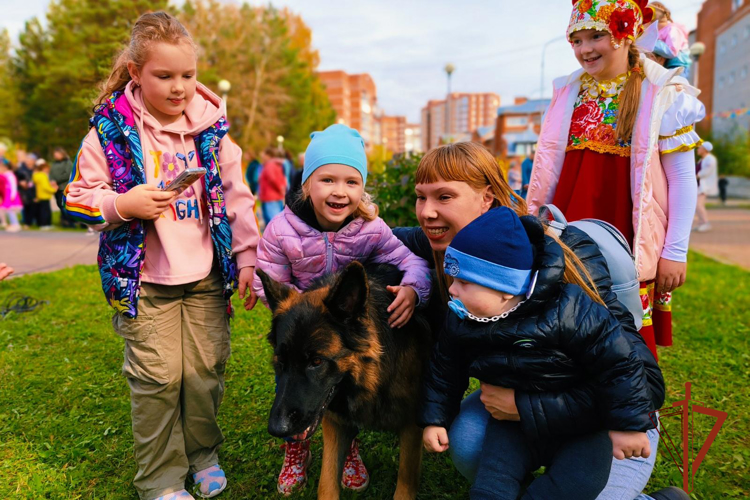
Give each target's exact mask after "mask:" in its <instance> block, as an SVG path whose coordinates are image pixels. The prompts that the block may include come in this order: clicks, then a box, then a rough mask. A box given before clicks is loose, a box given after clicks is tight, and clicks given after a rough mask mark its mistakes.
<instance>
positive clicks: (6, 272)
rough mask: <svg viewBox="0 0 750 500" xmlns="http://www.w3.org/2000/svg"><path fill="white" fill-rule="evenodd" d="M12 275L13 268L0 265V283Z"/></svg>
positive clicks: (4, 264) (3, 264)
mask: <svg viewBox="0 0 750 500" xmlns="http://www.w3.org/2000/svg"><path fill="white" fill-rule="evenodd" d="M11 274H13V268H12V267H10V266H9V265H7V264H6V263H5V262H3V263H0V281H3V280H4V279H5V278H7V277H8V276H10V275H11Z"/></svg>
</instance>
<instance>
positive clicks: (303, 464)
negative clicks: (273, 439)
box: [276, 439, 312, 497]
mask: <svg viewBox="0 0 750 500" xmlns="http://www.w3.org/2000/svg"><path fill="white" fill-rule="evenodd" d="M281 447H282V448H284V449H285V451H286V452H285V453H284V465H282V466H281V473H280V474H279V483H278V485H277V486H276V489H277V490H278V491H279V493H281V494H282V495H284V496H285V497H288V496H289V495H291V494H292V493H294V492H295V491H298V490H301V489H302V488H304V486H305V484H306V483H307V468H308V467H309V466H310V461H311V460H312V455H311V454H310V440H309V439H305V440H304V441H290V442H288V443H284V444H283V445H282V446H281Z"/></svg>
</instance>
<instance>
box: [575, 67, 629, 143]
mask: <svg viewBox="0 0 750 500" xmlns="http://www.w3.org/2000/svg"><path fill="white" fill-rule="evenodd" d="M629 75H630V73H629V72H628V73H625V74H622V75H620V76H618V77H616V78H613V79H612V80H605V81H602V82H597V81H596V80H594V78H593V77H592V76H591V75H589V74H588V73H584V74H583V76H582V77H581V91H580V92H579V93H578V97H577V98H576V103H575V108H574V110H573V117H572V118H571V123H570V135H569V137H568V147H567V149H566V151H571V150H575V149H590V150H592V151H596V152H597V153H611V154H616V155H619V156H625V157H629V156H630V141H621V140H618V139H617V112H618V109H619V104H620V93H621V92H622V89H623V88H624V86H625V82H626V81H627V79H628V76H629Z"/></svg>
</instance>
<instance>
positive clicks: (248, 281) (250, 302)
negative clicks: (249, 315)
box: [237, 267, 258, 311]
mask: <svg viewBox="0 0 750 500" xmlns="http://www.w3.org/2000/svg"><path fill="white" fill-rule="evenodd" d="M254 275H255V268H254V267H243V268H242V269H240V275H239V276H238V277H237V282H238V286H239V289H240V290H239V291H240V298H241V299H245V310H246V311H249V310H251V309H252V308H253V307H255V303H256V302H258V296H257V295H256V294H255V292H253V276H254ZM246 292H247V298H245V293H246Z"/></svg>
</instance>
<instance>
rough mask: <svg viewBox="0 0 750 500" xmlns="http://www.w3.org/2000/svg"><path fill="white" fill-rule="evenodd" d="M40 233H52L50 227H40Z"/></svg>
mask: <svg viewBox="0 0 750 500" xmlns="http://www.w3.org/2000/svg"><path fill="white" fill-rule="evenodd" d="M39 230H40V231H52V226H41V227H40V228H39Z"/></svg>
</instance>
